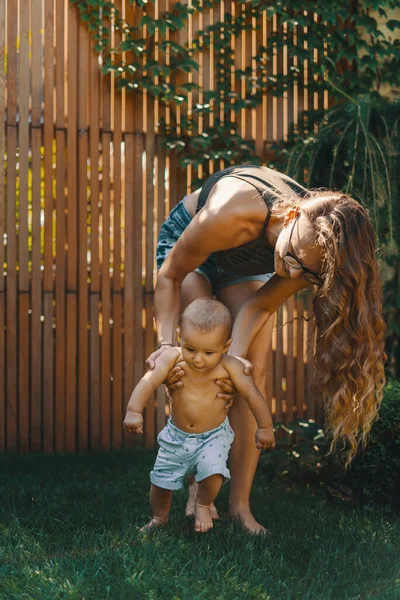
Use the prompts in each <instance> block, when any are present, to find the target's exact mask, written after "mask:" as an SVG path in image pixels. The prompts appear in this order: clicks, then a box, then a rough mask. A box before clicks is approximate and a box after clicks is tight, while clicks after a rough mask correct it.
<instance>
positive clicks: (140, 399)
mask: <svg viewBox="0 0 400 600" xmlns="http://www.w3.org/2000/svg"><path fill="white" fill-rule="evenodd" d="M180 356H181V351H180V348H176V347H171V348H168V350H165V351H164V352H163V353H162V354H161V355H160V356H159V358H158V359H157V361H156V362H155V367H154V369H152V370H150V371H147V373H146V374H145V375H144V376H143V377H142V379H141V380H140V381H139V383H138V384H137V385H136V386H135V389H134V390H133V392H132V394H131V397H130V399H129V402H128V406H127V410H126V416H125V420H124V423H123V428H124V429H125V431H131V432H136V433H143V415H142V413H143V409H144V407H145V406H146V402H147V401H148V399H149V398H150V397H151V395H152V393H153V392H154V391H155V390H156V389H157V388H158V387H159V386H160V385H161V384H162V382H163V381H164V379H165V378H166V376H167V375H168V373H169V371H170V370H171V369H172V367H173V366H174V364H175V363H176V361H177V360H178V359H179V357H180Z"/></svg>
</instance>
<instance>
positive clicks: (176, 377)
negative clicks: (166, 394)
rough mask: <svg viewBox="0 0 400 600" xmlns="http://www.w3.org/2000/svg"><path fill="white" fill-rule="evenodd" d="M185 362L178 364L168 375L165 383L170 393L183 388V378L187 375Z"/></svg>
mask: <svg viewBox="0 0 400 600" xmlns="http://www.w3.org/2000/svg"><path fill="white" fill-rule="evenodd" d="M184 364H185V363H184V361H183V360H182V361H179V362H177V363H176V364H175V365H174V367H173V368H172V369H171V370H170V372H169V373H168V375H167V379H165V381H164V382H163V383H164V384H165V385H166V386H167V388H168V391H171V390H177V389H179V388H181V387H182V386H183V381H181V379H182V377H183V376H184V374H185V369H184Z"/></svg>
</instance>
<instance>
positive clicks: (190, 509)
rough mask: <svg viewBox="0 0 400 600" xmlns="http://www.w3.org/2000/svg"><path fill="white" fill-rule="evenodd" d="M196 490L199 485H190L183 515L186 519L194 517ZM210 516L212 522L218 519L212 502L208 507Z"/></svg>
mask: <svg viewBox="0 0 400 600" xmlns="http://www.w3.org/2000/svg"><path fill="white" fill-rule="evenodd" d="M198 489H199V485H198V484H197V483H191V484H190V485H189V498H188V501H187V504H186V509H185V514H186V516H187V517H194V513H195V507H196V498H197V490H198ZM210 515H211V518H212V520H213V521H215V520H216V519H219V515H218V511H217V509H216V507H215V504H214V502H213V503H212V504H211V506H210Z"/></svg>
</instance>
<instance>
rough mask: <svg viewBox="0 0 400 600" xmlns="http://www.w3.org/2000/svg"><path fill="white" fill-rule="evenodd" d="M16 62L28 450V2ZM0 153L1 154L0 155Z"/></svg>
mask: <svg viewBox="0 0 400 600" xmlns="http://www.w3.org/2000/svg"><path fill="white" fill-rule="evenodd" d="M19 18H20V35H19V37H20V47H19V63H18V79H19V82H18V89H19V97H18V105H19V125H18V146H19V165H20V167H19V245H18V253H19V261H18V262H19V286H18V287H19V294H18V331H19V334H18V337H19V350H18V411H19V422H18V438H19V451H20V452H22V453H27V452H29V418H30V411H29V404H30V402H29V400H30V398H29V396H30V390H29V387H30V386H29V337H30V331H29V313H28V311H29V273H28V260H29V252H28V171H29V90H30V72H29V41H28V37H29V2H28V0H21V2H20V15H19ZM0 156H1V154H0Z"/></svg>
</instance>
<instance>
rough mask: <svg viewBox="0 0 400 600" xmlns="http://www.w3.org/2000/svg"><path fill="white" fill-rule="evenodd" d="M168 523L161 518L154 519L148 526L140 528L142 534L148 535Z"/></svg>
mask: <svg viewBox="0 0 400 600" xmlns="http://www.w3.org/2000/svg"><path fill="white" fill-rule="evenodd" d="M167 523H168V519H163V518H161V517H153V518H152V519H151V521H149V522H148V523H147V524H146V525H143V527H141V528H140V530H139V531H140V532H141V533H146V532H149V531H152V530H153V529H155V528H156V527H162V526H163V525H166V524H167Z"/></svg>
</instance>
